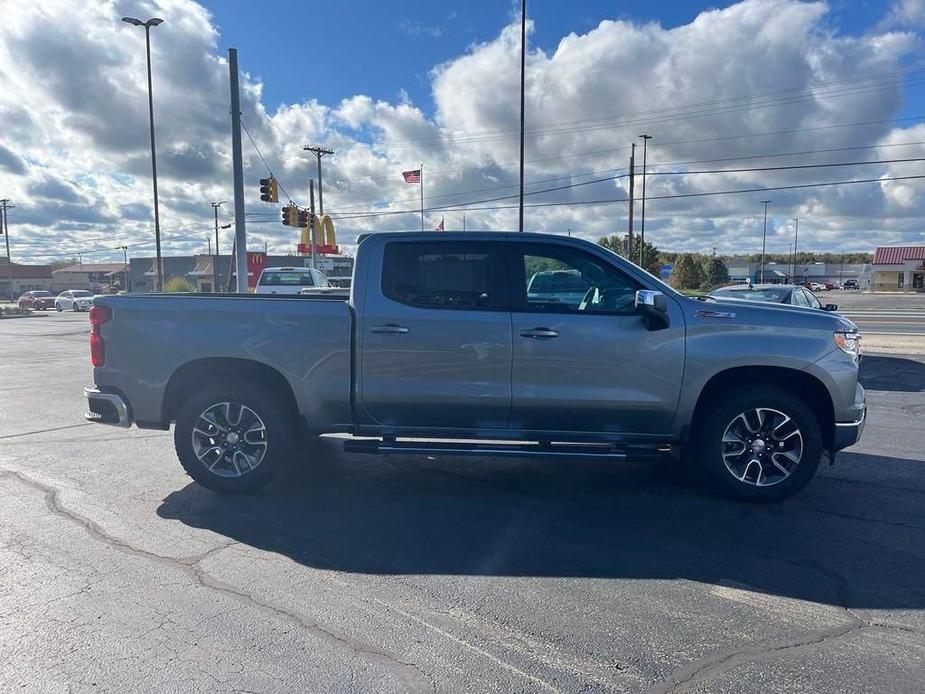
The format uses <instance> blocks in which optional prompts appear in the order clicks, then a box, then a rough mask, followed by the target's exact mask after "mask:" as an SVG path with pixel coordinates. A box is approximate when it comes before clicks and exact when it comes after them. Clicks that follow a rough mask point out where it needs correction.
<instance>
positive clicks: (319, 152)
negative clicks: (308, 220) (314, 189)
mask: <svg viewBox="0 0 925 694" xmlns="http://www.w3.org/2000/svg"><path fill="white" fill-rule="evenodd" d="M302 149H303V150H305V151H306V152H312V153H313V154H314V155H315V156H316V157H317V158H318V216H319V217H323V216H324V191H323V190H322V183H321V157H323V156H324V155H325V154H334V150H333V149H325V148H324V147H319V146H318V145H305V146H304V147H303V148H302Z"/></svg>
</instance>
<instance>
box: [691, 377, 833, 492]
mask: <svg viewBox="0 0 925 694" xmlns="http://www.w3.org/2000/svg"><path fill="white" fill-rule="evenodd" d="M694 438H695V446H696V455H697V459H698V462H700V464H701V465H702V466H703V467H704V469H705V470H706V472H707V474H708V476H709V477H710V479H711V480H712V481H713V482H714V483H715V484H716V485H717V486H718V487H719V489H720V490H721V491H722V492H723V493H724V494H726V495H727V496H730V497H733V498H735V499H742V500H746V501H780V500H782V499H785V498H787V497H788V496H790V495H792V494H795V493H796V492H798V491H799V490H801V489H802V488H803V487H805V486H806V485H807V484H808V483H809V481H810V480H811V479H812V478H813V475H815V473H816V469H817V468H818V467H819V461H820V459H821V457H822V433H821V431H820V428H819V422H818V421H817V420H816V417H815V415H813V413H812V411H811V410H810V409H809V407H808V406H807V405H806V403H805V402H803V400H801V399H800V398H798V397H796V396H794V395H792V394H791V393H789V392H788V391H785V390H782V389H780V388H775V387H773V386H754V387H750V388H743V389H740V390H736V391H734V392H733V393H732V394H730V396H729V397H727V398H724V399H723V400H722V401H721V402H719V403H716V404H715V405H714V406H713V407H712V409H711V410H710V411H709V412H707V414H706V416H705V417H703V418H701V420H700V421H699V422H698V423H697V424H696V425H695V431H694Z"/></svg>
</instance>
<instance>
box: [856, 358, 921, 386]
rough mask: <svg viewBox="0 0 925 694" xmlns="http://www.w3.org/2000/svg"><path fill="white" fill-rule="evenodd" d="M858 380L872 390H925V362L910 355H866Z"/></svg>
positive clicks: (862, 361)
mask: <svg viewBox="0 0 925 694" xmlns="http://www.w3.org/2000/svg"><path fill="white" fill-rule="evenodd" d="M858 381H859V382H860V384H861V385H862V386H864V387H865V388H869V389H870V390H892V391H900V392H904V393H918V392H922V391H925V362H922V361H917V360H916V359H910V358H908V357H882V356H874V355H865V356H864V358H863V359H862V360H861V368H860V371H859V372H858Z"/></svg>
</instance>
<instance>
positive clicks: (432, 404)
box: [357, 240, 511, 430]
mask: <svg viewBox="0 0 925 694" xmlns="http://www.w3.org/2000/svg"><path fill="white" fill-rule="evenodd" d="M377 251H378V252H379V253H381V254H382V256H381V262H371V263H370V266H369V270H368V273H367V276H366V277H365V280H364V281H365V282H366V287H365V297H366V301H365V305H364V306H363V309H362V310H361V311H360V315H359V316H358V324H357V340H358V345H357V347H358V349H357V354H358V357H357V358H358V361H359V363H358V371H359V382H358V388H359V394H360V396H359V399H360V402H361V403H362V405H363V408H364V409H365V411H366V413H367V414H368V415H369V416H370V417H371V418H372V419H373V420H375V421H376V422H378V423H380V424H384V425H387V426H392V427H396V428H400V429H408V428H442V429H454V428H455V429H470V430H485V429H497V428H504V427H506V426H507V420H508V414H509V410H510V406H511V316H510V312H509V310H508V306H507V283H506V280H505V277H504V274H505V269H506V266H505V261H504V248H503V244H502V243H498V242H491V241H482V240H480V241H468V240H467V241H455V240H446V241H425V240H418V241H415V240H408V241H405V240H388V241H386V242H385V243H384V246H383V247H382V248H381V249H380V248H378V247H377Z"/></svg>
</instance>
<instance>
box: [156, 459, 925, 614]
mask: <svg viewBox="0 0 925 694" xmlns="http://www.w3.org/2000/svg"><path fill="white" fill-rule="evenodd" d="M921 465H922V463H921V462H916V461H912V460H900V459H895V458H878V457H875V456H868V455H860V454H851V453H845V454H843V455H842V456H841V457H840V463H839V465H838V466H836V467H834V468H826V469H825V470H822V469H821V470H820V474H819V476H818V477H817V479H816V480H815V481H814V482H813V483H812V484H811V485H810V487H808V488H807V489H806V490H805V491H804V492H803V493H801V494H800V495H798V496H797V497H795V498H794V499H791V500H789V501H787V502H784V503H782V504H777V505H749V504H740V503H734V502H730V501H726V500H724V499H721V498H718V497H715V496H713V495H712V494H710V493H709V492H707V491H704V490H701V489H698V488H697V485H696V484H695V483H694V482H693V481H692V480H691V479H690V473H689V472H687V471H685V470H684V469H683V468H681V467H680V466H679V465H678V464H675V463H633V462H629V463H624V464H620V465H613V464H604V463H587V462H582V463H577V464H576V463H568V464H558V465H556V464H550V463H548V462H545V463H539V462H535V461H524V460H515V461H510V460H505V461H497V460H473V459H454V458H443V459H439V460H429V461H428V460H424V459H412V458H388V459H377V458H368V459H367V458H364V457H362V456H351V457H345V456H343V455H342V454H338V453H335V452H333V451H328V452H323V453H321V454H320V455H316V456H315V459H314V461H313V465H311V466H310V467H309V466H306V468H305V469H303V470H301V471H300V472H298V473H293V474H290V475H288V476H287V479H284V480H280V481H279V482H278V483H276V484H274V485H273V486H272V487H271V488H269V489H268V490H267V491H265V492H264V493H262V494H259V495H255V496H244V497H225V496H219V495H217V494H214V493H212V492H209V491H208V490H206V489H204V488H202V487H199V486H198V485H195V484H190V485H189V486H187V487H185V488H184V489H181V490H179V491H176V492H174V493H172V494H170V495H169V496H168V497H166V498H165V499H164V501H163V502H162V504H161V505H160V507H159V508H158V511H157V512H158V515H160V516H161V517H162V518H165V519H175V520H178V521H180V522H182V523H185V524H187V525H189V526H192V527H196V528H204V529H208V530H211V531H214V532H216V533H219V534H221V535H224V536H227V537H229V538H232V539H234V540H236V541H238V542H241V543H244V544H247V545H251V546H253V547H256V548H259V549H263V550H267V551H271V552H275V553H278V554H282V555H285V556H287V557H290V558H291V559H292V560H294V561H296V562H299V563H301V564H304V565H306V566H309V567H312V568H317V569H329V570H337V571H346V572H358V573H369V574H457V575H479V576H534V577H586V578H607V579H616V578H628V579H661V580H664V579H685V580H689V581H697V582H701V583H706V584H712V585H716V586H723V590H728V589H730V588H732V589H735V588H740V589H744V590H748V591H758V592H763V593H768V594H773V595H779V596H788V597H792V598H799V599H802V600H810V601H814V602H821V603H828V604H832V605H840V606H845V607H880V608H921V607H923V606H925V583H923V582H922V581H921V577H922V576H923V575H925V521H922V518H923V514H922V509H923V507H925V488H923V485H922V483H921V479H920V478H915V479H916V481H917V482H919V487H918V488H901V487H899V486H898V485H897V486H891V484H890V480H894V479H901V480H902V479H906V480H908V479H910V478H914V475H915V474H916V473H915V472H914V470H915V469H916V468H919V467H921ZM882 471H886V472H885V473H884V472H882ZM845 474H850V475H851V477H850V479H849V478H848V477H845V476H844V475H845ZM859 479H860V481H859ZM915 548H917V549H915Z"/></svg>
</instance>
